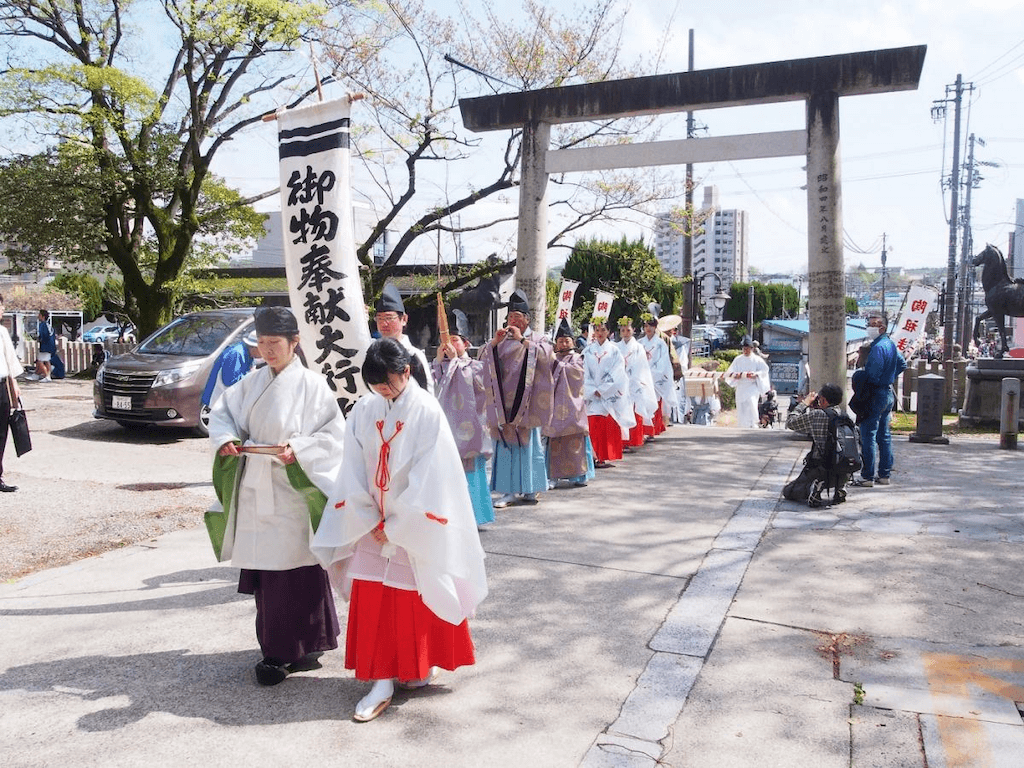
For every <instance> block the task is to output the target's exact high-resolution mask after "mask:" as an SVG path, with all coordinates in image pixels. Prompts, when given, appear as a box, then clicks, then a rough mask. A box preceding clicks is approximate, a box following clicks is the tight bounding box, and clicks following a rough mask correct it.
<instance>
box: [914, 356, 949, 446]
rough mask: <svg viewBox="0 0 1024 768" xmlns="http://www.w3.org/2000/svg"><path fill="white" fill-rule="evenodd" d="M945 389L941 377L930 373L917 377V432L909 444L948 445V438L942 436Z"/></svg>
mask: <svg viewBox="0 0 1024 768" xmlns="http://www.w3.org/2000/svg"><path fill="white" fill-rule="evenodd" d="M945 389H946V379H945V378H944V377H943V376H938V375H936V374H933V373H930V374H926V375H924V376H918V377H917V430H916V431H915V432H914V434H912V435H911V436H910V442H912V443H937V444H939V445H949V438H948V437H945V436H944V435H943V434H942V412H943V410H945V409H944V408H943V407H942V404H943V403H944V402H945Z"/></svg>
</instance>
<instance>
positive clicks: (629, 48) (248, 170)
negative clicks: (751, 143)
mask: <svg viewBox="0 0 1024 768" xmlns="http://www.w3.org/2000/svg"><path fill="white" fill-rule="evenodd" d="M427 2H428V5H432V6H434V7H436V8H437V9H438V10H442V9H448V8H449V7H454V6H453V2H450V0H427ZM547 4H548V5H550V6H554V7H556V8H559V9H561V10H563V11H567V12H568V11H571V9H572V8H573V6H574V4H573V3H569V2H565V0H553V2H549V3H547ZM624 7H625V6H624ZM1022 18H1024V0H973V1H972V2H971V3H963V2H953V1H952V0H903V1H902V2H878V1H877V0H862V1H861V2H858V3H850V2H848V1H847V2H836V1H835V0H816V1H815V2H789V3H784V4H779V3H773V4H768V3H763V2H755V1H748V0H743V1H741V2H730V3H726V4H719V5H717V6H716V5H708V4H706V3H696V2H683V1H682V0H679V1H678V2H674V3H673V2H666V1H665V0H633V2H631V3H629V4H628V12H627V16H626V27H625V35H624V38H623V45H624V51H623V54H624V57H625V59H627V60H628V59H632V58H636V57H637V56H641V55H643V56H646V57H647V58H648V59H650V58H652V57H655V56H659V55H660V62H659V64H658V68H657V71H658V72H659V73H668V72H678V71H685V70H686V69H687V41H688V30H690V29H693V30H694V39H695V45H694V59H695V61H694V67H695V69H711V68H718V67H727V66H735V65H746V64H756V63H758V62H769V61H779V60H785V59H796V58H806V57H813V56H829V55H835V54H839V53H850V52H855V51H869V50H876V49H883V48H896V47H902V46H909V45H927V46H928V51H927V54H926V57H925V63H924V70H923V72H922V76H921V82H920V86H919V88H918V89H917V90H915V91H901V92H896V93H888V94H879V95H870V96H853V97H844V98H842V99H841V100H840V106H839V109H840V132H841V136H840V151H841V162H842V165H841V174H842V184H843V187H842V189H843V192H842V194H843V199H842V210H843V225H844V230H845V235H846V254H845V257H846V263H847V265H848V266H849V265H851V264H858V263H863V264H864V265H865V266H867V267H877V266H879V265H880V258H881V256H880V251H881V246H882V238H883V235H884V236H885V243H886V246H887V249H888V266H889V267H890V268H893V267H905V268H920V267H941V268H945V267H946V265H947V262H948V256H949V224H948V216H949V206H950V195H949V190H948V189H945V190H944V189H943V187H942V180H943V178H944V176H945V177H946V178H947V180H948V176H949V174H950V172H951V162H952V143H953V104H952V101H947V100H948V99H951V98H952V95H953V88H952V86H953V83H954V82H955V80H956V77H957V75H958V74H960V75H962V76H963V79H964V82H965V85H966V87H967V88H973V90H967V91H966V92H965V94H964V100H963V106H962V108H963V112H962V127H961V132H962V137H961V141H962V145H963V147H962V149H963V148H965V147H966V142H967V137H968V136H969V135H971V134H972V133H973V134H975V135H976V136H977V137H979V138H980V139H983V140H984V142H985V146H984V147H983V146H981V145H980V143H979V144H977V145H976V147H975V160H976V161H977V162H979V163H980V165H978V170H979V172H980V175H981V176H982V179H981V181H980V183H979V185H978V186H977V188H975V189H973V190H972V192H971V223H972V231H973V240H974V244H975V245H974V248H973V249H972V250H973V251H974V252H977V251H980V250H981V248H983V247H984V244H985V243H987V242H990V243H995V244H996V245H998V246H999V247H1000V248H1001V249H1002V250H1003V251H1004V253H1005V252H1006V250H1007V238H1008V233H1009V232H1010V231H1011V230H1012V229H1013V225H1014V217H1015V206H1016V200H1017V198H1024V24H1022V23H1021V19H1022ZM483 93H484V89H483V88H482V87H481V90H480V94H483ZM467 95H476V94H467ZM936 102H942V103H945V104H947V106H948V109H947V119H946V120H939V121H935V120H933V117H932V108H933V106H934V105H935V103H936ZM695 117H696V121H697V124H698V127H702V128H703V129H704V130H703V133H702V135H707V136H727V135H736V134H746V133H758V132H767V131H779V130H793V129H800V128H803V127H804V105H803V103H801V102H797V103H791V104H778V105H766V106H756V107H741V108H731V109H718V110H705V111H700V112H697V113H696V115H695ZM358 119H359V110H358V104H357V106H356V107H355V108H354V109H353V120H354V121H357V120H358ZM253 133H254V134H255V135H253V136H251V137H250V138H248V139H246V140H244V141H243V142H238V146H237V147H236V148H234V149H233V150H232V152H230V153H225V155H224V158H223V160H222V161H221V162H220V164H219V166H218V167H217V168H216V170H218V172H220V173H222V174H223V175H225V176H226V177H227V178H228V180H229V181H230V182H232V183H233V184H235V185H237V186H239V187H240V188H241V189H242V190H243V191H255V190H257V189H262V188H265V187H266V186H267V181H268V179H270V180H273V179H274V176H275V173H276V168H275V167H274V164H275V163H276V161H275V159H274V156H273V144H274V135H273V131H272V129H266V130H262V131H260V130H257V131H255V132H253ZM684 135H685V114H680V115H679V116H678V126H677V125H675V124H674V123H673V124H672V125H671V126H669V127H668V128H667V129H666V132H665V135H664V136H663V137H662V138H682V137H683V136H684ZM245 142H250V143H249V144H246V143H245ZM961 162H966V152H965V151H962V152H961ZM803 165H804V161H803V158H799V157H797V158H784V159H774V160H746V161H735V162H721V163H714V164H706V165H697V166H695V177H696V179H697V181H698V184H699V185H701V186H703V185H707V184H714V185H716V186H717V187H718V190H719V200H720V203H721V205H722V207H723V208H736V209H741V210H745V211H747V212H748V215H749V225H750V241H749V244H750V255H749V258H750V264H751V265H752V266H754V267H756V268H757V269H759V270H760V271H762V272H765V273H783V274H798V273H801V272H806V269H807V234H806V232H807V224H806V221H807V208H806V206H807V203H806V193H805V192H804V190H803V189H801V187H802V186H803V185H804V184H805V183H806V176H805V172H804V170H803ZM679 172H680V173H682V169H679ZM451 181H452V180H451V179H448V178H446V179H444V180H438V181H436V182H435V183H436V184H437V185H438V187H439V188H440V187H441V186H442V185H446V184H450V183H451ZM964 194H965V188H961V193H960V198H961V204H962V203H963V202H964ZM357 197H358V195H357ZM702 199H703V190H702V189H701V187H700V186H699V187H698V189H697V190H696V192H695V200H696V202H697V203H698V204H699V203H700V201H701V200H702ZM680 202H681V201H680ZM272 205H273V202H272V201H268V202H266V203H265V204H264V207H265V208H269V207H271V206H272ZM489 205H492V206H494V207H495V209H498V208H500V207H501V205H499V204H498V203H494V202H492V203H489ZM503 205H504V206H506V207H507V210H509V211H511V212H513V213H514V212H515V210H516V196H515V194H512V195H511V196H510V198H509V199H508V200H507V202H505V203H503ZM552 226H554V224H552ZM581 234H582V236H592V235H593V236H598V237H608V238H612V239H618V238H619V237H621V236H623V235H625V236H627V237H631V238H632V237H640V236H644V237H645V238H646V239H647V240H648V241H649V242H650V241H651V240H652V239H653V238H652V233H651V230H650V227H649V220H648V219H639V220H638V221H636V222H634V223H627V224H615V225H593V226H592V228H590V229H587V230H584V231H583V232H582V233H581ZM465 244H466V246H467V251H469V252H472V253H489V252H492V251H495V250H498V251H499V252H504V255H513V254H510V253H508V252H509V251H511V250H513V249H514V244H515V237H514V225H513V226H512V227H511V228H509V229H508V230H507V231H505V232H503V233H501V232H499V233H495V232H491V233H488V234H486V235H480V236H477V239H476V240H473V239H472V238H470V239H468V240H467V242H466V243H465ZM957 253H958V256H959V246H958V249H957ZM564 258H565V251H552V252H551V253H550V254H549V263H550V264H551V265H552V266H555V265H557V264H558V263H560V262H561V261H564Z"/></svg>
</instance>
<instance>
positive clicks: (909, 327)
mask: <svg viewBox="0 0 1024 768" xmlns="http://www.w3.org/2000/svg"><path fill="white" fill-rule="evenodd" d="M903 330H904V331H910V332H911V333H913V332H914V331H916V330H917V320H910V319H909V318H908V319H907V322H905V323H904V324H903Z"/></svg>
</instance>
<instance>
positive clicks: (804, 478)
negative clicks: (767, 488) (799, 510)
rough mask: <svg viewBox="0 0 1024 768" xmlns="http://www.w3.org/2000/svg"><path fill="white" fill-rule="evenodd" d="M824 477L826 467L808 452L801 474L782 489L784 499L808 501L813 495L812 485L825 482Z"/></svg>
mask: <svg viewBox="0 0 1024 768" xmlns="http://www.w3.org/2000/svg"><path fill="white" fill-rule="evenodd" d="M824 477H825V469H824V467H822V466H821V464H820V463H819V461H818V460H817V458H816V457H813V456H812V455H811V452H808V453H807V455H806V456H804V466H803V469H801V470H800V474H799V475H797V476H796V478H795V479H793V480H790V481H789V482H788V483H786V484H785V485H784V486H783V487H782V498H784V499H789V500H790V501H807V499H808V498H809V497H810V495H811V484H812V483H814V481H816V480H823V479H824Z"/></svg>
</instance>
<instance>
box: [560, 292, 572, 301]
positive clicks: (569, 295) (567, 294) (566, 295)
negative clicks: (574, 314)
mask: <svg viewBox="0 0 1024 768" xmlns="http://www.w3.org/2000/svg"><path fill="white" fill-rule="evenodd" d="M571 298H572V291H562V301H568V300H569V299H571Z"/></svg>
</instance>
